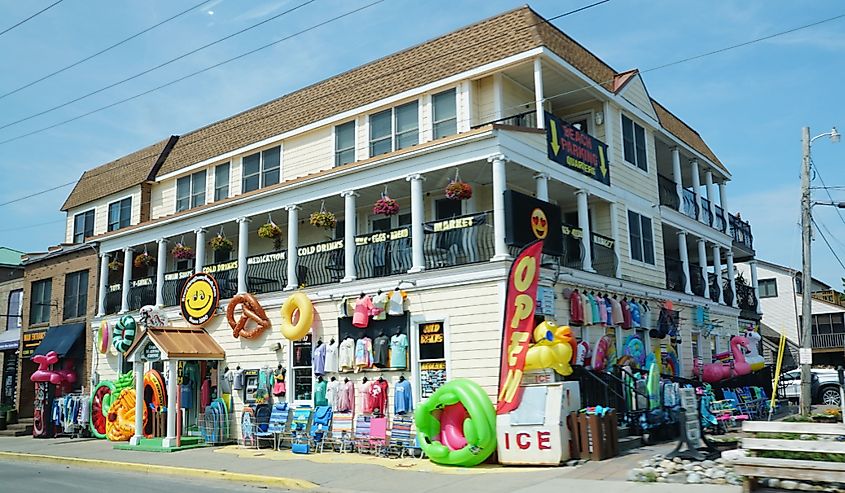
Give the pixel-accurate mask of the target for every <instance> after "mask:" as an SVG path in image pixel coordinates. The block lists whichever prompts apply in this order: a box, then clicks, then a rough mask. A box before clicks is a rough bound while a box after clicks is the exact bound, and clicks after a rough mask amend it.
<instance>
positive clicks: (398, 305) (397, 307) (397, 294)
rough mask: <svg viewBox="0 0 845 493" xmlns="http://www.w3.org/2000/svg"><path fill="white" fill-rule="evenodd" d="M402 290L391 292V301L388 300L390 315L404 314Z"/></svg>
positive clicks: (388, 312)
mask: <svg viewBox="0 0 845 493" xmlns="http://www.w3.org/2000/svg"><path fill="white" fill-rule="evenodd" d="M402 301H403V300H402V292H401V291H399V290H398V289H396V290H393V292H392V293H390V301H388V302H387V314H388V315H394V316H397V315H404V314H405V309H404V308H403V307H402Z"/></svg>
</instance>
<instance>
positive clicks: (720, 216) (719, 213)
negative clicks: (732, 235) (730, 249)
mask: <svg viewBox="0 0 845 493" xmlns="http://www.w3.org/2000/svg"><path fill="white" fill-rule="evenodd" d="M714 209H716V215H715V216H714V217H713V227H714V228H716V229H718V230H719V231H721V232H723V233H724V232H726V231H727V227H728V223H727V222H726V221H725V211H724V210H723V209H722V208H721V207H719V206H718V205H717V206H716V207H714Z"/></svg>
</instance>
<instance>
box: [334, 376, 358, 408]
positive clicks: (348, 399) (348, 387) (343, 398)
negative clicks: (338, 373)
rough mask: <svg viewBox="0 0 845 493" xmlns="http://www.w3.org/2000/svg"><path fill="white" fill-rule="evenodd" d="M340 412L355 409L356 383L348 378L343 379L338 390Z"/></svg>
mask: <svg viewBox="0 0 845 493" xmlns="http://www.w3.org/2000/svg"><path fill="white" fill-rule="evenodd" d="M335 410H336V411H339V412H354V411H355V384H354V383H352V382H351V381H350V380H349V379H348V378H344V379H343V385H342V387H341V389H340V391H339V392H338V397H337V408H336V409H335Z"/></svg>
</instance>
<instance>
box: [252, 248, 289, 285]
mask: <svg viewBox="0 0 845 493" xmlns="http://www.w3.org/2000/svg"><path fill="white" fill-rule="evenodd" d="M246 264H247V266H246V283H247V290H248V291H249V292H250V293H255V294H261V293H272V292H275V291H281V290H283V289H284V288H285V285H286V284H287V268H288V261H287V252H286V251H284V250H282V251H280V252H270V253H263V254H260V255H253V256H251V257H248V258H247V259H246Z"/></svg>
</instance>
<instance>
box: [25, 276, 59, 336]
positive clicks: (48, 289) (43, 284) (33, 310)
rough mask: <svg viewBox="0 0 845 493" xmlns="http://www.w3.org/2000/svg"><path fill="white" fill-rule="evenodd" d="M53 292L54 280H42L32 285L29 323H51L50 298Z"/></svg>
mask: <svg viewBox="0 0 845 493" xmlns="http://www.w3.org/2000/svg"><path fill="white" fill-rule="evenodd" d="M52 291H53V280H52V279H42V280H41V281H35V282H33V283H32V293H31V296H30V301H29V323H30V324H31V325H34V324H46V323H48V322H49V321H50V298H51V296H52V294H53V293H52Z"/></svg>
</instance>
